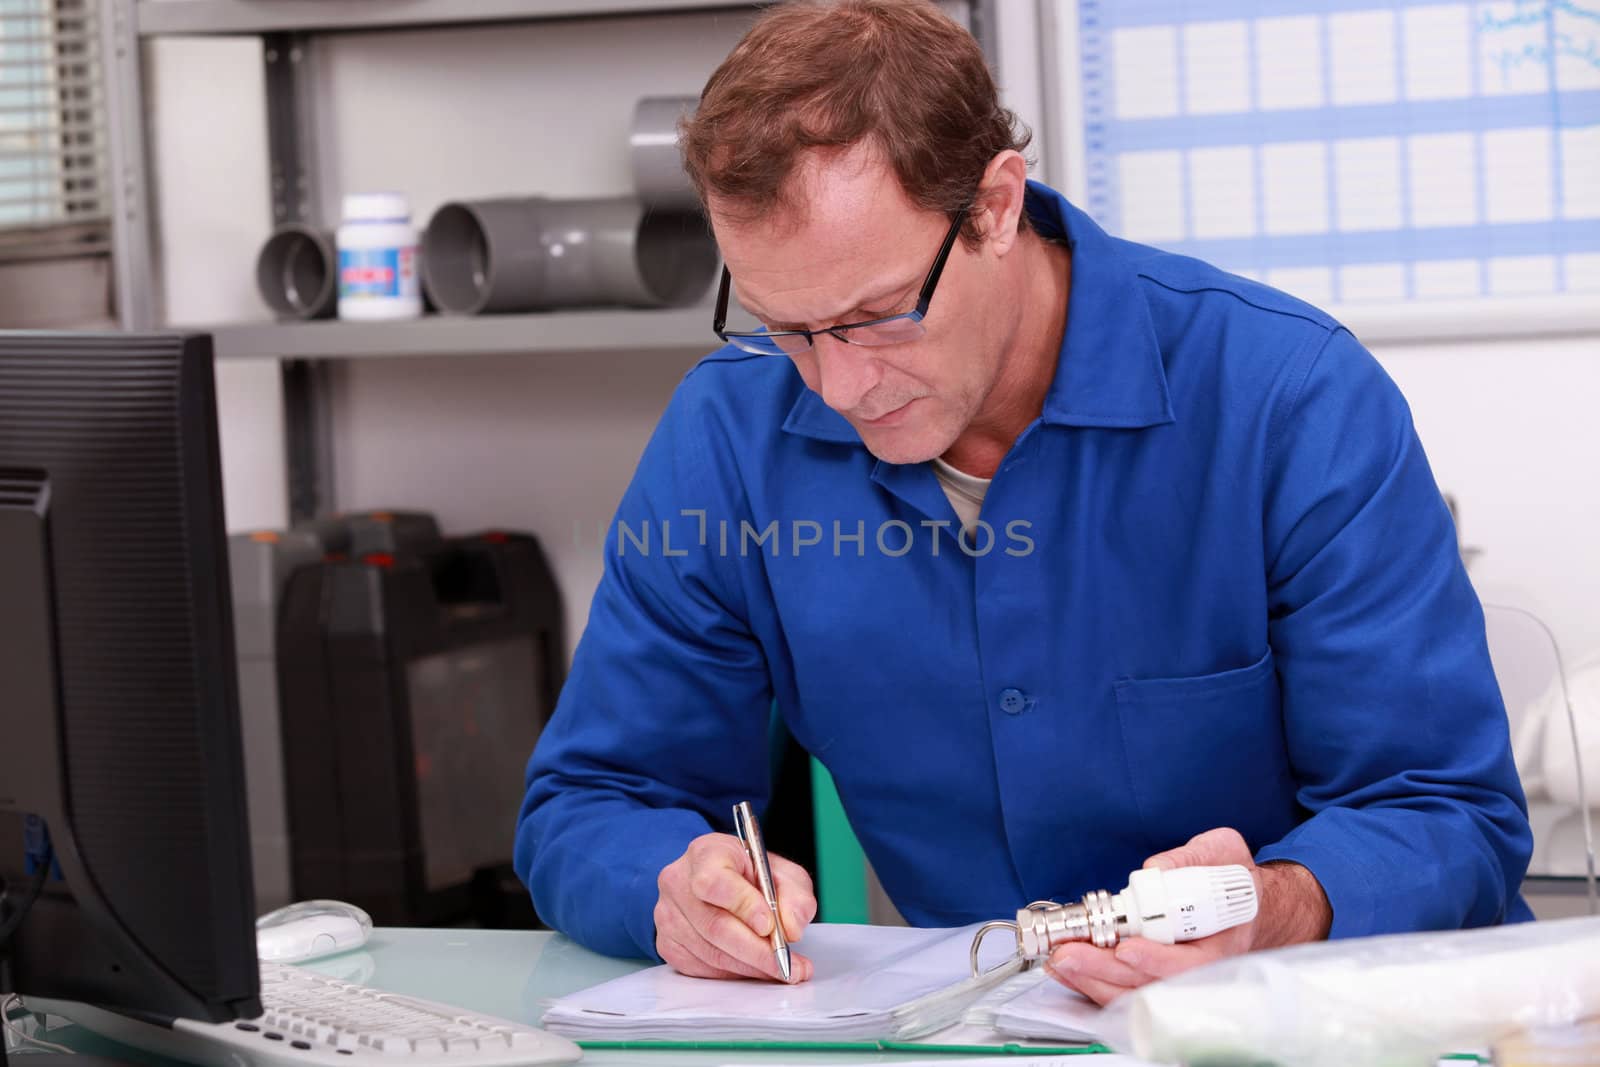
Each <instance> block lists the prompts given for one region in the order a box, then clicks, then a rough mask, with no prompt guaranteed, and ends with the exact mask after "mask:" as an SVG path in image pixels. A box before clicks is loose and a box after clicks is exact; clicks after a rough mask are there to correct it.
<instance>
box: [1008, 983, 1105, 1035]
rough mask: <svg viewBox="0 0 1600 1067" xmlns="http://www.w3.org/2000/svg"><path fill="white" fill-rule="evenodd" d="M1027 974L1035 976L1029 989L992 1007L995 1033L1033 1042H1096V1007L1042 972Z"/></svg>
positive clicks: (1097, 1031)
mask: <svg viewBox="0 0 1600 1067" xmlns="http://www.w3.org/2000/svg"><path fill="white" fill-rule="evenodd" d="M1027 973H1028V974H1031V975H1036V976H1037V979H1036V981H1035V982H1034V983H1033V985H1032V987H1031V988H1029V989H1026V990H1024V991H1022V992H1020V993H1018V994H1017V995H1016V996H1014V997H1012V998H1010V999H1009V1000H1007V1001H1006V1002H1005V1003H1003V1004H999V1005H997V1006H996V1007H995V1012H994V1019H993V1022H992V1025H993V1026H994V1028H995V1029H996V1030H998V1031H1000V1032H1001V1033H1002V1034H1005V1035H1007V1036H1010V1037H1025V1038H1031V1039H1033V1040H1036V1041H1096V1040H1098V1039H1099V1037H1100V1034H1099V1025H1100V1007H1099V1005H1097V1004H1096V1003H1095V1002H1094V1001H1092V1000H1090V999H1089V998H1088V997H1086V996H1084V995H1083V994H1081V993H1076V992H1073V991H1072V990H1070V989H1068V988H1067V987H1066V986H1064V985H1062V984H1061V983H1060V982H1057V981H1056V980H1055V979H1053V978H1051V977H1050V976H1049V975H1047V974H1045V973H1044V971H1043V970H1037V971H1029V972H1027Z"/></svg>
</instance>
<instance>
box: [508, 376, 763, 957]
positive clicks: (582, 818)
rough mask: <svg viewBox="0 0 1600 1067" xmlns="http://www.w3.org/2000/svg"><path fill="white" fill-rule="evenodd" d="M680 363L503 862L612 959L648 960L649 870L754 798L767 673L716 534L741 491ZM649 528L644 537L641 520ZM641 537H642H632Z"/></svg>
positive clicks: (564, 926)
mask: <svg viewBox="0 0 1600 1067" xmlns="http://www.w3.org/2000/svg"><path fill="white" fill-rule="evenodd" d="M694 377H695V376H694V374H693V373H691V375H690V377H689V379H687V380H686V382H685V384H684V385H682V386H680V387H679V389H678V392H677V393H676V395H675V396H674V398H673V401H672V403H671V404H670V405H669V406H668V409H667V412H666V414H665V415H664V416H663V417H662V420H661V423H660V424H659V425H658V426H657V428H656V432H655V434H654V435H653V437H652V438H651V441H650V443H649V444H648V445H647V446H646V449H645V452H644V455H643V457H642V458H641V459H640V462H639V467H638V470H637V472H636V473H635V475H634V479H633V482H632V484H631V485H630V486H629V487H628V490H627V492H626V493H625V494H624V496H623V499H622V503H621V505H620V507H619V508H618V511H617V515H616V518H615V519H614V520H613V522H612V524H611V528H610V531H609V533H608V534H607V537H606V547H605V570H604V574H603V575H602V577H601V580H600V585H599V588H598V589H597V591H596V593H595V596H594V601H593V604H592V606H591V607H590V609H589V622H588V626H587V628H586V629H585V631H584V634H583V638H582V640H581V641H580V642H579V644H578V648H577V652H576V654H575V656H574V660H573V665H572V671H571V673H570V674H569V676H568V678H567V682H566V685H565V686H564V687H563V689H562V691H561V699H560V701H559V702H558V703H557V707H556V711H555V713H554V715H553V716H552V718H551V721H550V722H549V724H548V725H547V726H546V727H545V729H544V732H543V734H542V735H541V737H540V739H539V743H538V746H537V747H536V749H535V751H534V754H533V758H532V759H531V760H530V761H529V764H528V773H527V794H526V797H525V799H524V801H523V805H522V810H521V814H520V816H519V819H518V823H517V836H516V847H515V854H514V858H515V865H516V869H517V873H518V874H519V875H520V876H521V878H522V880H523V881H524V882H525V883H527V885H528V888H529V890H530V892H531V893H532V896H533V902H534V906H535V907H536V908H537V909H538V912H539V915H540V917H541V918H542V919H543V920H544V921H545V922H547V923H549V924H550V925H551V926H553V927H555V928H556V929H558V930H561V931H563V932H564V933H566V934H567V935H569V936H570V937H572V938H574V939H575V940H577V941H578V942H579V943H581V944H583V945H585V946H587V947H588V948H591V949H593V950H595V951H597V952H602V953H605V954H607V955H612V956H634V957H639V956H643V957H648V958H659V956H658V955H657V953H656V949H655V922H654V918H653V911H654V908H655V904H656V899H657V888H656V877H657V875H658V874H659V873H660V871H661V868H662V867H664V866H666V865H667V864H668V863H671V862H672V861H673V860H675V859H677V858H678V857H679V856H680V855H682V854H683V851H684V849H685V847H686V846H687V845H688V844H689V842H690V841H691V840H693V839H694V838H695V837H698V836H699V835H701V834H704V833H706V832H707V831H709V830H711V829H721V830H728V829H730V828H731V826H732V808H733V805H734V804H735V803H737V802H738V801H741V800H750V801H752V802H754V803H755V804H756V805H757V807H758V808H759V807H761V806H762V805H764V804H765V802H766V799H767V796H768V794H769V791H770V788H771V783H770V781H769V778H770V767H769V763H768V758H767V732H768V727H769V722H770V707H771V685H770V682H769V677H768V672H767V668H766V660H765V657H764V655H763V652H762V649H761V647H760V645H759V644H758V643H757V641H756V640H755V638H754V637H753V636H752V635H751V633H750V631H749V629H748V627H747V626H746V625H745V623H744V622H743V621H742V617H743V612H742V608H741V602H740V601H741V598H740V593H739V588H738V581H737V577H736V576H733V575H731V574H730V573H729V571H728V569H727V566H726V564H727V563H728V561H727V560H726V559H725V558H723V557H720V556H719V554H718V546H717V544H716V539H715V538H710V539H709V540H710V542H711V543H710V544H709V545H702V544H701V543H700V531H701V529H702V527H701V525H700V521H699V518H698V516H697V515H695V514H688V515H685V514H683V512H684V511H686V510H687V511H691V512H693V511H696V510H699V509H703V510H704V511H705V512H706V513H707V515H708V516H709V519H710V522H711V523H712V525H713V527H714V526H715V523H716V522H717V521H718V520H719V519H720V518H722V517H725V516H732V515H734V514H735V512H734V504H735V502H737V501H738V500H740V499H742V494H741V493H740V492H739V490H738V480H737V476H736V473H735V471H734V469H733V466H732V458H731V450H728V449H717V448H713V447H711V446H710V445H709V444H708V438H712V437H714V435H715V419H714V418H713V417H712V416H711V415H710V414H709V413H708V411H707V410H706V409H707V406H708V405H707V404H706V403H705V401H704V400H703V399H701V400H696V399H695V397H696V395H697V394H698V392H699V391H697V390H696V389H694ZM646 531H648V532H646ZM641 543H642V546H643V547H641Z"/></svg>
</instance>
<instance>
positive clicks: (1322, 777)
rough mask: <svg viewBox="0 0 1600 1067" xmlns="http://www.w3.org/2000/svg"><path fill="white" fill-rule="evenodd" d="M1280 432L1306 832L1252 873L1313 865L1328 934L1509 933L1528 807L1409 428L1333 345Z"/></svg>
mask: <svg viewBox="0 0 1600 1067" xmlns="http://www.w3.org/2000/svg"><path fill="white" fill-rule="evenodd" d="M1278 416H1279V418H1278V424H1277V426H1276V429H1275V430H1274V431H1273V442H1272V444H1271V445H1270V451H1269V455H1268V468H1267V485H1266V509H1265V529H1264V534H1265V537H1266V548H1267V578H1268V585H1269V598H1270V611H1271V622H1270V627H1271V630H1270V633H1271V642H1272V648H1273V652H1274V654H1275V656H1276V658H1277V664H1278V672H1279V680H1280V684H1281V687H1282V692H1283V702H1284V703H1283V715H1284V722H1285V730H1286V736H1287V739H1288V746H1289V757H1290V762H1291V765H1292V766H1293V769H1294V772H1295V777H1296V780H1297V781H1298V782H1299V794H1298V799H1299V802H1300V804H1301V805H1302V806H1303V807H1304V808H1305V809H1306V810H1307V811H1308V812H1310V817H1309V818H1308V819H1307V820H1306V821H1304V822H1303V823H1301V824H1300V825H1299V826H1297V827H1296V828H1295V829H1294V830H1292V831H1291V832H1290V833H1289V834H1288V835H1287V836H1286V837H1284V838H1283V840H1281V841H1279V842H1277V843H1275V844H1273V845H1270V846H1269V847H1267V848H1264V849H1262V850H1261V852H1260V853H1259V855H1258V856H1257V862H1262V863H1264V862H1267V861H1269V860H1292V861H1294V862H1296V863H1300V864H1302V865H1304V866H1305V867H1307V868H1309V869H1310V870H1311V872H1312V873H1313V874H1314V875H1316V877H1317V880H1318V881H1319V882H1321V883H1322V887H1323V889H1324V890H1325V891H1326V893H1327V895H1328V900H1329V902H1330V903H1331V904H1332V907H1333V929H1332V936H1334V937H1350V936H1359V935H1366V934H1378V933H1386V932H1392V931H1402V930H1420V929H1450V928H1457V927H1464V926H1483V925H1488V924H1492V923H1497V922H1501V921H1503V920H1505V919H1507V918H1508V917H1511V918H1520V917H1523V916H1525V915H1526V911H1525V910H1524V906H1523V905H1522V904H1521V902H1520V898H1519V896H1518V888H1519V886H1520V885H1521V882H1522V876H1523V873H1524V872H1525V871H1526V869H1527V865H1528V858H1529V855H1530V853H1531V851H1532V846H1533V839H1532V834H1531V832H1530V830H1529V827H1528V818H1527V805H1526V802H1525V800H1524V798H1523V794H1522V786H1521V784H1520V781H1519V780H1518V777H1517V773H1516V770H1515V768H1514V766H1513V764H1512V761H1511V746H1510V739H1509V736H1508V727H1507V723H1506V715H1505V709H1504V707H1503V705H1502V704H1501V700H1500V691H1499V687H1498V684H1497V683H1496V681H1495V676H1494V671H1493V668H1492V667H1491V665H1490V662H1489V653H1488V648H1487V645H1486V642H1485V637H1484V623H1483V612H1482V609H1481V608H1480V606H1479V604H1478V599H1477V596H1476V595H1475V593H1474V592H1473V589H1472V586H1471V585H1470V584H1469V582H1468V580H1467V575H1466V570H1465V568H1464V567H1463V566H1462V562H1461V558H1460V555H1459V553H1458V551H1457V546H1456V538H1455V529H1454V526H1453V524H1452V522H1451V520H1450V515H1449V512H1448V510H1447V509H1446V507H1445V504H1444V501H1443V498H1442V497H1441V495H1440V493H1439V490H1438V487H1437V486H1436V485H1435V483H1434V480H1433V474H1432V472H1431V471H1430V469H1429V467H1428V462H1427V458H1426V457H1425V456H1424V455H1423V451H1422V445H1421V443H1420V442H1419V441H1418V439H1417V435H1416V431H1415V430H1414V429H1413V427H1412V423H1411V414H1410V411H1409V409H1408V408H1407V407H1406V404H1405V401H1404V399H1403V398H1402V397H1401V395H1400V391H1399V389H1398V388H1397V387H1396V386H1395V385H1394V383H1393V382H1392V381H1390V380H1389V378H1388V376H1387V375H1386V374H1385V373H1384V372H1383V370H1382V368H1381V367H1379V365H1378V363H1377V361H1376V360H1374V359H1373V358H1372V356H1371V355H1370V354H1369V353H1368V352H1367V351H1366V350H1365V349H1364V348H1362V347H1361V345H1360V344H1358V343H1357V342H1356V340H1355V338H1353V337H1352V336H1351V335H1350V334H1349V333H1347V332H1345V331H1343V330H1340V331H1337V332H1336V333H1334V334H1333V335H1332V336H1331V338H1330V339H1329V341H1328V342H1327V344H1326V345H1325V346H1324V347H1323V348H1322V350H1321V351H1320V352H1319V353H1316V354H1315V355H1314V356H1313V358H1312V359H1311V360H1310V361H1309V363H1308V365H1307V366H1306V367H1305V368H1304V370H1303V372H1302V374H1301V381H1300V383H1299V386H1298V389H1297V390H1296V389H1295V388H1294V387H1293V386H1292V385H1291V390H1290V393H1289V396H1288V401H1287V402H1286V404H1285V405H1284V406H1283V407H1282V408H1281V409H1280V411H1279V413H1278Z"/></svg>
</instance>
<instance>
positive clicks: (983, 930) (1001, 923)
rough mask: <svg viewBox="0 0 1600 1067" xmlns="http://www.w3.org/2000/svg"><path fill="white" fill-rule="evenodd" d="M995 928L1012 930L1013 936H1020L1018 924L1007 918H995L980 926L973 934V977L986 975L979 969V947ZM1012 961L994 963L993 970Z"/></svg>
mask: <svg viewBox="0 0 1600 1067" xmlns="http://www.w3.org/2000/svg"><path fill="white" fill-rule="evenodd" d="M995 930H1010V931H1011V936H1012V937H1017V936H1018V931H1017V924H1016V923H1014V922H1011V921H1009V920H1007V919H995V920H994V921H992V922H986V923H984V924H983V925H982V926H980V927H978V929H977V930H976V931H975V932H974V933H973V935H972V953H971V961H970V962H971V964H972V977H974V978H982V977H983V975H984V972H983V971H981V970H979V969H978V949H979V947H981V946H982V945H983V939H984V938H985V937H987V936H988V935H989V934H990V933H991V932H993V931H995ZM1010 962H1011V961H1010V960H1007V961H1006V962H1005V963H997V964H995V965H994V967H993V968H992V970H999V969H1000V968H1001V967H1005V966H1007V965H1008V964H1009V963H1010Z"/></svg>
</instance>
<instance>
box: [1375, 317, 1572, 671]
mask: <svg viewBox="0 0 1600 1067" xmlns="http://www.w3.org/2000/svg"><path fill="white" fill-rule="evenodd" d="M1375 354H1376V355H1377V356H1378V358H1379V359H1380V360H1381V361H1382V363H1383V364H1384V367H1385V368H1386V369H1387V370H1388V371H1389V374H1390V375H1391V376H1392V377H1393V378H1394V379H1395V381H1396V382H1397V383H1399V385H1400V388H1401V390H1402V391H1404V393H1405V394H1406V398H1407V400H1408V401H1409V402H1410V404H1411V408H1412V412H1413V415H1414V417H1415V419H1416V424H1417V430H1418V433H1419V434H1420V435H1421V437H1422V442H1423V445H1424V447H1425V448H1426V449H1427V452H1428V458H1429V460H1430V461H1431V463H1432V464H1433V471H1434V475H1435V477H1436V478H1437V479H1438V481H1439V485H1440V486H1441V488H1443V489H1444V490H1445V491H1446V492H1448V493H1450V494H1451V495H1453V496H1454V497H1455V498H1456V501H1457V504H1458V507H1459V509H1460V514H1459V518H1460V532H1461V537H1462V540H1463V542H1464V543H1466V544H1467V545H1470V546H1473V547H1476V548H1480V549H1482V550H1483V554H1482V555H1481V556H1478V557H1477V558H1476V559H1475V560H1474V561H1473V563H1472V565H1471V568H1470V571H1469V573H1471V575H1472V578H1473V582H1474V584H1475V585H1476V586H1477V589H1478V594H1479V596H1480V597H1482V598H1483V600H1484V601H1486V602H1489V603H1497V604H1505V605H1509V606H1512V607H1519V608H1523V609H1525V610H1529V611H1532V612H1534V613H1535V614H1536V615H1538V616H1540V617H1541V618H1542V619H1543V620H1544V621H1545V622H1546V623H1547V624H1548V625H1549V626H1550V627H1551V629H1553V630H1554V631H1555V633H1556V636H1557V638H1558V639H1559V640H1560V642H1561V645H1562V651H1563V652H1564V653H1565V655H1566V660H1567V663H1568V664H1569V665H1570V664H1576V663H1578V662H1580V661H1581V660H1582V659H1584V658H1587V657H1588V656H1589V655H1591V654H1593V653H1594V652H1596V651H1600V336H1594V337H1577V338H1559V339H1555V338H1551V339H1543V340H1526V341H1518V342H1499V343H1495V344H1441V345H1405V346H1387V347H1386V346H1376V353H1375Z"/></svg>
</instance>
